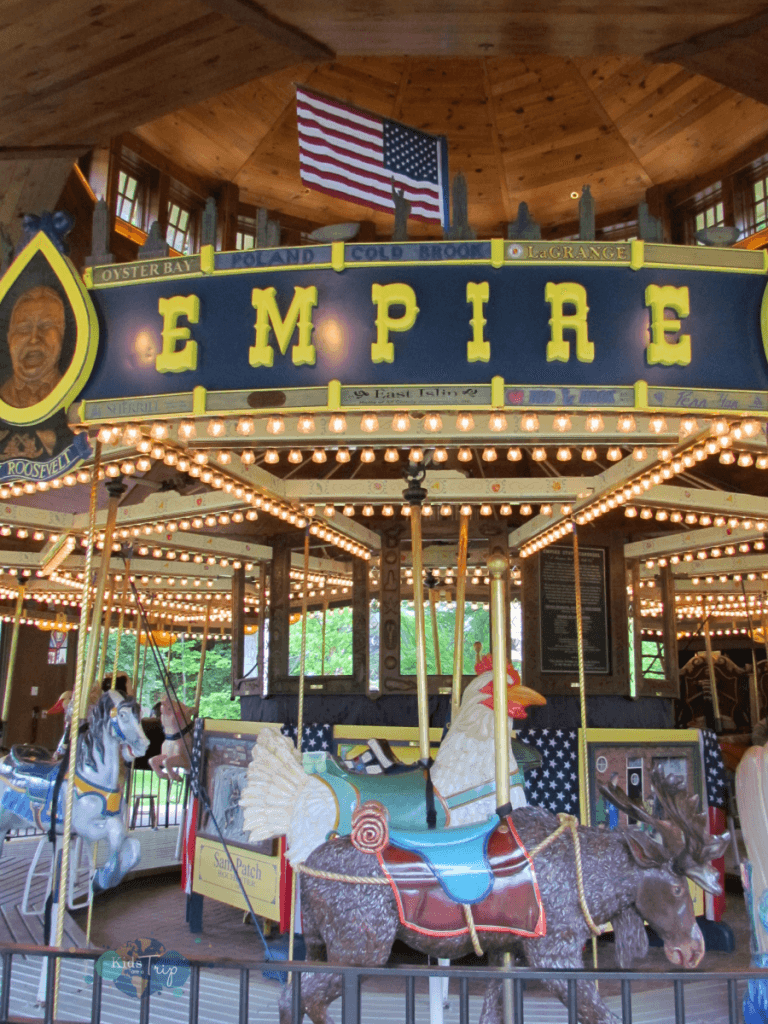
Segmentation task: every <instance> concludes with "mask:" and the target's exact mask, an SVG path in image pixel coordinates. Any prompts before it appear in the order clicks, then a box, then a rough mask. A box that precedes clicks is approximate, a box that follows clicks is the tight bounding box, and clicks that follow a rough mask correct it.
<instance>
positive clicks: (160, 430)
mask: <svg viewBox="0 0 768 1024" xmlns="http://www.w3.org/2000/svg"><path fill="white" fill-rule="evenodd" d="M149 436H150V437H151V438H152V440H153V441H164V440H165V439H166V438H167V437H168V424H167V423H153V424H152V426H151V427H150V428H149Z"/></svg>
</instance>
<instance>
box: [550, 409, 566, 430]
mask: <svg viewBox="0 0 768 1024" xmlns="http://www.w3.org/2000/svg"><path fill="white" fill-rule="evenodd" d="M552 426H553V427H554V428H555V430H559V431H560V432H561V433H562V432H563V431H566V430H570V429H571V417H570V416H569V415H568V413H565V412H559V413H558V414H557V416H555V418H554V420H553V421H552Z"/></svg>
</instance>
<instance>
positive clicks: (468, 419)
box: [456, 412, 475, 431]
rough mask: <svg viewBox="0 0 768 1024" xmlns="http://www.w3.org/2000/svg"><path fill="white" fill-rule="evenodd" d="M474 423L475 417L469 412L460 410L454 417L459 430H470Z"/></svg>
mask: <svg viewBox="0 0 768 1024" xmlns="http://www.w3.org/2000/svg"><path fill="white" fill-rule="evenodd" d="M474 425H475V419H474V417H473V415H472V413H471V412H460V413H459V414H458V416H457V417H456V427H457V428H458V429H459V430H465V431H466V430H471V429H472V428H473V427H474Z"/></svg>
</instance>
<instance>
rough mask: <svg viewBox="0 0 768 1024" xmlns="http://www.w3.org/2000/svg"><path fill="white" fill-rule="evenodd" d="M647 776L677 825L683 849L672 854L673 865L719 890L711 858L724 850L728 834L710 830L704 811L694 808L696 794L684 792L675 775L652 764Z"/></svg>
mask: <svg viewBox="0 0 768 1024" xmlns="http://www.w3.org/2000/svg"><path fill="white" fill-rule="evenodd" d="M651 780H652V782H653V788H654V789H655V790H656V796H657V797H658V799H659V803H660V804H661V806H662V808H663V809H664V812H665V814H666V816H667V818H668V819H669V821H670V822H673V823H674V824H675V825H676V826H677V827H678V829H679V830H680V832H681V834H682V836H683V838H684V840H685V846H684V849H683V850H682V851H681V853H680V854H678V855H677V857H676V861H675V866H676V868H677V869H678V870H679V871H680V873H681V874H684V875H687V876H688V878H692V879H693V880H694V882H698V883H699V885H700V886H701V887H702V888H703V889H706V890H707V891H708V892H712V893H715V894H716V895H717V894H719V893H720V892H721V888H720V881H719V878H718V874H717V871H716V870H715V869H714V868H713V867H712V861H713V860H716V859H717V858H718V857H721V856H722V855H723V853H724V852H725V849H726V847H727V846H728V843H729V842H730V836H729V834H728V833H727V832H724V833H723V834H722V835H719V836H713V835H711V834H710V831H709V827H708V823H707V815H706V813H705V812H703V811H702V812H699V810H698V806H699V798H698V797H697V796H696V795H695V794H694V795H691V796H688V794H687V793H686V789H685V784H684V782H683V779H682V778H681V777H680V776H679V775H667V776H665V775H664V773H663V772H662V771H661V769H660V768H654V770H653V772H652V773H651Z"/></svg>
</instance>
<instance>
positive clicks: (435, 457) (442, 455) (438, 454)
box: [432, 448, 448, 462]
mask: <svg viewBox="0 0 768 1024" xmlns="http://www.w3.org/2000/svg"><path fill="white" fill-rule="evenodd" d="M432 461H433V462H447V461H448V449H447V448H435V450H434V452H433V453H432Z"/></svg>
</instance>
